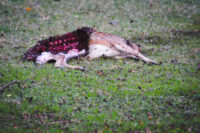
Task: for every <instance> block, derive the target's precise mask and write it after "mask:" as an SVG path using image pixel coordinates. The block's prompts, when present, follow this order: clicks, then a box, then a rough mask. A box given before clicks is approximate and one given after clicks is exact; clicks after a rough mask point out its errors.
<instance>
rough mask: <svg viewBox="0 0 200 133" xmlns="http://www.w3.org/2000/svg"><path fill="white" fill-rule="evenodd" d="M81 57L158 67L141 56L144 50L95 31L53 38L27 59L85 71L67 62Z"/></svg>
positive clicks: (110, 35) (87, 30) (84, 28)
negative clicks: (129, 61) (135, 62)
mask: <svg viewBox="0 0 200 133" xmlns="http://www.w3.org/2000/svg"><path fill="white" fill-rule="evenodd" d="M78 56H85V57H86V58H87V59H95V58H100V57H114V58H117V59H119V58H134V59H141V60H143V61H144V62H146V63H148V64H157V63H156V62H155V61H153V60H151V59H149V58H147V57H145V56H144V55H142V54H141V52H140V47H139V46H138V45H136V44H134V43H132V42H130V41H128V40H126V39H124V38H122V37H120V36H117V35H113V34H108V33H102V32H98V31H96V30H95V29H93V28H91V27H82V28H78V29H77V30H75V31H72V32H70V33H66V34H64V35H61V36H55V37H49V38H48V39H46V40H42V41H38V43H37V44H36V45H35V46H33V47H32V48H30V49H29V50H28V52H26V53H25V54H24V55H23V57H24V58H25V59H27V60H32V61H35V62H36V63H38V64H45V63H47V62H48V61H50V60H55V61H56V62H55V66H56V67H67V68H70V69H80V70H84V68H83V67H81V66H73V65H69V64H68V63H67V60H69V59H71V58H75V57H78Z"/></svg>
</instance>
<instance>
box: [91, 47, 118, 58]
mask: <svg viewBox="0 0 200 133" xmlns="http://www.w3.org/2000/svg"><path fill="white" fill-rule="evenodd" d="M117 55H120V53H119V51H117V50H113V49H111V48H109V47H107V46H104V45H101V44H92V45H90V46H89V55H88V57H89V58H90V59H93V58H99V57H101V56H106V57H112V56H117Z"/></svg>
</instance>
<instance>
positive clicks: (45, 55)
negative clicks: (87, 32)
mask: <svg viewBox="0 0 200 133" xmlns="http://www.w3.org/2000/svg"><path fill="white" fill-rule="evenodd" d="M85 53H86V51H85V49H83V50H82V51H80V52H78V51H77V50H75V49H72V50H70V51H69V52H68V53H67V54H64V53H58V54H57V55H64V56H65V61H66V60H68V59H70V58H74V57H78V56H80V55H83V54H85ZM55 56H56V55H55V54H52V53H51V52H42V53H41V55H40V56H38V57H37V58H36V63H38V64H44V63H47V62H48V61H49V60H56V58H55Z"/></svg>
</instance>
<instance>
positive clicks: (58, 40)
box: [23, 27, 94, 61]
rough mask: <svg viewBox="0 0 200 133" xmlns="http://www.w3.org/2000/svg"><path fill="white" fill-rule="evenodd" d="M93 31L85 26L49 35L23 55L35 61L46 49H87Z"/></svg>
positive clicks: (59, 50) (54, 50) (57, 50)
mask: <svg viewBox="0 0 200 133" xmlns="http://www.w3.org/2000/svg"><path fill="white" fill-rule="evenodd" d="M92 32H94V30H93V28H90V27H83V28H81V29H77V30H75V31H72V32H70V33H66V34H64V35H60V36H59V35H58V36H55V37H49V38H48V39H45V40H42V41H38V43H37V44H36V45H35V46H34V47H32V48H30V49H29V51H28V52H26V53H25V54H24V55H23V57H24V58H25V59H27V60H34V61H35V59H36V58H37V57H38V56H39V55H40V54H41V53H42V52H44V51H46V52H51V53H52V54H57V53H67V52H68V51H69V50H72V49H76V50H77V51H81V50H83V49H85V50H86V51H87V50H88V41H89V38H90V34H91V33H92Z"/></svg>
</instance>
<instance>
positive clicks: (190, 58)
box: [0, 0, 200, 133]
mask: <svg viewBox="0 0 200 133" xmlns="http://www.w3.org/2000/svg"><path fill="white" fill-rule="evenodd" d="M82 26H91V27H95V28H96V29H98V30H99V31H102V32H107V33H112V34H116V35H120V36H123V37H125V38H126V39H130V40H132V41H133V42H135V43H137V44H140V45H141V46H142V51H143V53H144V55H146V56H148V57H150V58H151V59H154V60H156V61H157V62H161V63H162V65H157V66H156V65H147V64H145V63H143V62H142V61H134V60H131V59H122V60H116V59H103V58H101V59H96V60H92V61H89V60H82V59H80V60H70V62H69V63H70V64H77V65H80V66H84V67H85V68H86V69H87V70H86V72H81V71H78V70H67V69H66V68H55V67H54V65H53V64H52V63H49V64H45V65H35V64H34V63H33V62H28V61H24V60H22V55H23V53H25V52H26V51H27V50H28V49H29V48H30V47H31V46H33V45H35V44H36V43H37V41H38V40H41V39H45V38H48V37H49V36H53V35H61V34H64V33H66V32H70V31H72V30H75V29H77V28H78V27H82ZM199 62H200V1H199V0H132V1H131V0H116V1H114V0H68V1H65V0H46V1H39V0H1V1H0V87H3V86H5V85H7V84H9V83H10V82H12V81H15V80H16V81H17V82H18V83H19V84H17V83H16V84H12V85H9V86H8V87H6V88H5V89H4V90H2V91H0V132H2V133H6V132H15V133H20V132H39V133H40V132H52V133H55V132H76V133H83V132H97V133H107V132H126V133H140V132H146V133H156V132H158V133H163V132H172V133H182V132H194V133H195V132H196V133H197V132H199V131H200V127H199V125H200V70H199V69H200V68H199V69H198V63H199Z"/></svg>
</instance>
